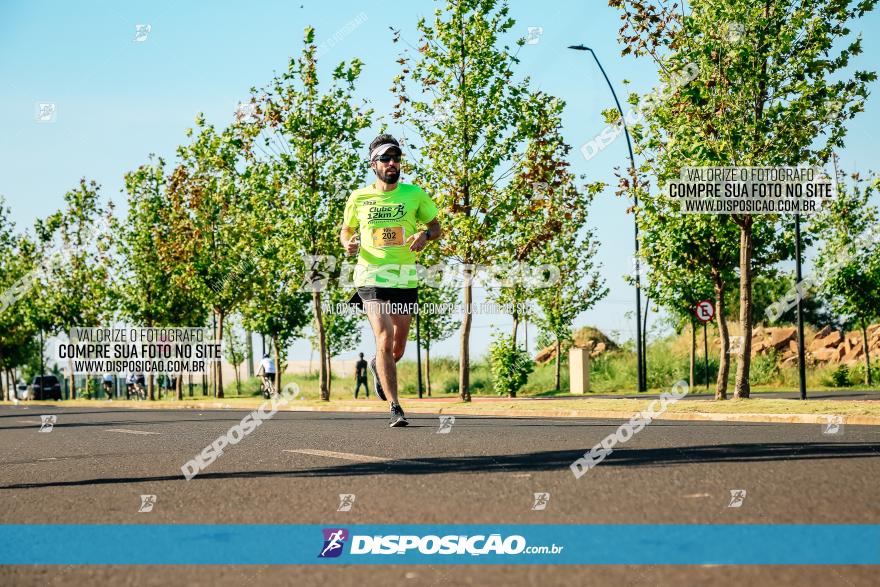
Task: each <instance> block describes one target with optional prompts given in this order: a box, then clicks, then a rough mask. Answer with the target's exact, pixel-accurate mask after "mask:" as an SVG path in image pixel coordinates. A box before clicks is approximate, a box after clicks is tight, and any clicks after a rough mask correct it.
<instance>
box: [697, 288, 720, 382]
mask: <svg viewBox="0 0 880 587" xmlns="http://www.w3.org/2000/svg"><path fill="white" fill-rule="evenodd" d="M694 315H695V316H696V317H697V320H699V321H700V322H702V323H703V377H704V378H705V379H706V389H707V390H708V389H709V338H708V335H707V334H706V324H707V323H709V322H711V321H712V318H714V317H715V306H714V305H713V304H712V301H711V300H700V301H699V302H697V305H696V306H694Z"/></svg>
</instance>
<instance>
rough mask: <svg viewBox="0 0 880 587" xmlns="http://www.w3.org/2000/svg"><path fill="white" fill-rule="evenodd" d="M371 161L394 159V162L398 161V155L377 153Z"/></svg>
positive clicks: (384, 161)
mask: <svg viewBox="0 0 880 587" xmlns="http://www.w3.org/2000/svg"><path fill="white" fill-rule="evenodd" d="M373 161H381V162H382V163H388V162H390V161H394V162H395V163H400V155H379V156H378V157H376V158H375V159H373Z"/></svg>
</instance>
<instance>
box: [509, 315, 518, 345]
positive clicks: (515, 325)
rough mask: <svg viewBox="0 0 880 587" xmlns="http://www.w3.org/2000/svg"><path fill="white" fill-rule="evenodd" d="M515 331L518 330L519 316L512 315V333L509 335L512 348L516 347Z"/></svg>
mask: <svg viewBox="0 0 880 587" xmlns="http://www.w3.org/2000/svg"><path fill="white" fill-rule="evenodd" d="M517 330H519V316H517V315H516V314H514V315H513V333H512V334H511V336H513V346H516V332H517Z"/></svg>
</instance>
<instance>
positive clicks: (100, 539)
mask: <svg viewBox="0 0 880 587" xmlns="http://www.w3.org/2000/svg"><path fill="white" fill-rule="evenodd" d="M108 545H113V546H114V548H113V549H112V550H110V549H108V548H107V547H108ZM878 563H880V526H878V525H830V524H828V525H820V524H802V525H798V524H785V525H771V524H718V525H703V524H699V525H697V524H694V525H674V524H637V525H624V524H620V525H618V524H601V525H564V524H520V525H509V524H499V525H472V524H460V525H459V524H447V525H423V524H418V525H415V524H411V525H354V524H351V525H342V526H334V525H326V526H323V525H280V524H279V525H271V524H260V525H256V524H253V525H252V524H231V525H226V524H181V525H176V524H136V525H135V524H132V525H126V524H122V525H109V524H106V525H105V524H101V525H84V524H14V525H12V524H10V525H0V564H3V565H15V564H18V565H34V564H44V565H62V564H65V565H66V564H82V565H110V564H113V565H215V564H224V565H228V564H240V565H258V564H260V565H263V564H273V565H309V564H349V565H351V564H355V565H357V564H384V565H387V564H407V565H414V564H415V565H418V564H431V565H436V564H455V565H460V564H478V565H479V564H490V565H495V564H529V565H554V564H559V565H664V564H665V565H697V564H718V565H876V564H878Z"/></svg>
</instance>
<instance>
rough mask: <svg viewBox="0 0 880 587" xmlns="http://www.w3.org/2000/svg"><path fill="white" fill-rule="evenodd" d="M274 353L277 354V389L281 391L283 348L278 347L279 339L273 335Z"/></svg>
mask: <svg viewBox="0 0 880 587" xmlns="http://www.w3.org/2000/svg"><path fill="white" fill-rule="evenodd" d="M272 354H273V355H275V381H274V383H275V391H276V392H278V393H281V349H279V348H278V339H277V338H275V337H274V336H273V337H272Z"/></svg>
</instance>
